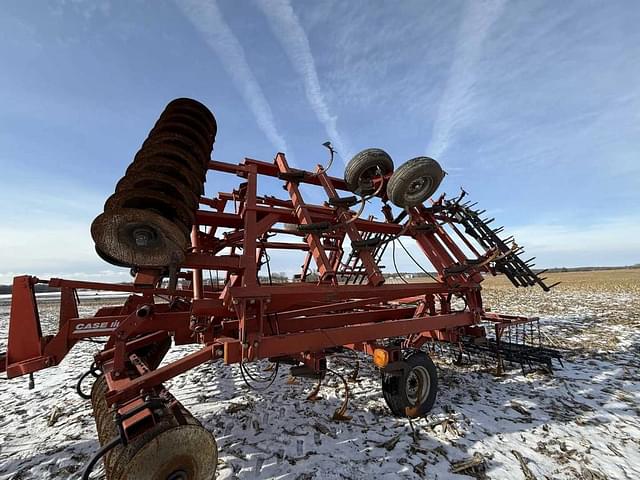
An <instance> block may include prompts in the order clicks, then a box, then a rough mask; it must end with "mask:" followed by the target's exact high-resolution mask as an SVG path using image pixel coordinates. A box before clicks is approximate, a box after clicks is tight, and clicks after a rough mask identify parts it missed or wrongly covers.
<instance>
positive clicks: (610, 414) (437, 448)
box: [0, 277, 640, 480]
mask: <svg viewBox="0 0 640 480" xmlns="http://www.w3.org/2000/svg"><path fill="white" fill-rule="evenodd" d="M485 298H486V300H485V304H486V306H488V307H491V308H492V309H493V310H494V311H503V312H505V313H523V314H538V315H540V316H541V318H542V319H543V321H544V324H545V327H544V331H545V333H546V334H547V335H548V336H549V338H550V340H551V341H554V342H555V343H557V344H558V345H560V346H562V347H564V348H567V349H569V351H568V353H567V356H566V358H565V361H564V368H558V369H557V370H556V373H555V375H554V376H548V375H544V374H538V373H535V374H530V375H527V376H524V375H522V374H521V373H520V372H519V371H517V370H514V371H510V372H509V373H507V374H506V375H504V376H502V377H496V376H494V375H493V374H492V372H491V371H490V370H489V369H486V368H482V367H481V366H471V365H467V366H455V365H453V364H452V362H451V361H450V359H449V358H448V357H446V356H441V357H438V358H436V359H435V360H436V363H437V365H438V368H439V382H440V393H439V396H438V400H437V402H436V407H435V408H434V410H433V411H432V412H431V415H429V416H428V417H427V418H424V419H420V420H417V421H413V423H412V424H410V423H409V421H408V420H405V419H397V418H393V417H391V416H390V414H389V410H388V409H387V407H386V405H385V403H384V400H383V399H382V395H381V392H380V384H379V376H378V374H377V372H376V371H375V368H373V367H372V366H371V364H370V362H369V361H368V360H367V359H366V358H364V357H361V358H360V373H359V376H358V378H357V380H356V381H355V382H350V383H349V385H350V390H351V394H352V397H353V398H352V401H351V402H350V407H349V414H350V415H351V416H352V417H353V418H352V420H351V421H350V422H342V423H337V422H333V421H332V420H331V415H332V413H333V411H334V410H335V409H336V408H337V407H338V406H339V404H340V402H341V400H342V398H343V395H344V389H343V387H342V382H341V381H339V380H338V379H337V378H336V377H332V376H329V377H327V379H326V381H325V383H324V385H323V387H322V390H321V396H322V399H320V400H318V401H317V402H315V403H314V402H309V401H306V396H307V394H308V393H309V392H310V390H311V389H312V386H313V384H312V382H311V381H310V380H299V381H298V383H295V384H293V385H290V384H288V383H287V381H286V380H287V369H286V368H282V369H281V372H280V374H279V376H278V379H277V381H276V382H275V384H274V385H273V386H272V387H271V388H270V389H269V390H268V391H267V392H252V391H249V390H248V389H247V388H246V387H245V386H244V384H243V382H242V379H241V376H240V373H239V370H238V368H237V367H225V366H224V365H222V364H219V363H215V364H209V365H205V366H201V367H200V368H197V369H194V370H192V371H190V372H188V373H186V374H184V375H182V376H180V377H178V378H176V379H174V380H173V381H172V382H171V384H169V385H168V386H169V387H170V390H171V392H172V393H173V394H174V395H175V396H176V397H178V399H180V400H181V401H182V402H183V403H184V405H185V406H186V407H187V408H188V409H189V410H190V411H191V412H192V413H193V414H194V415H195V416H196V417H198V418H199V419H200V420H201V421H202V422H203V424H204V425H205V426H206V427H207V428H208V429H210V431H212V432H213V433H214V435H215V437H216V439H217V442H218V447H219V450H220V459H219V466H218V478H220V479H231V478H286V479H307V478H308V479H310V478H322V479H325V478H364V477H368V476H373V477H375V478H379V479H384V478H389V479H395V478H429V479H436V478H439V479H445V478H454V479H456V478H457V479H465V478H466V479H469V478H473V477H475V478H491V479H527V480H530V479H534V478H535V479H543V478H548V479H585V480H586V479H589V480H592V479H594V480H597V479H605V478H607V479H636V478H640V419H639V417H640V378H639V376H638V366H639V363H640V360H639V355H638V354H639V353H640V347H639V346H640V334H639V333H638V327H639V326H640V325H639V324H640V321H639V320H638V319H637V317H636V314H637V312H638V311H639V309H640V308H639V307H640V286H639V282H637V281H635V280H633V281H622V282H616V281H611V282H610V281H608V280H607V281H601V282H599V281H598V280H597V277H596V280H594V281H592V282H591V283H589V284H582V283H579V282H578V283H576V284H572V283H571V282H569V283H568V284H567V285H565V286H561V287H560V288H558V289H557V290H556V291H554V292H552V293H550V294H544V293H543V292H540V291H534V290H515V289H511V288H507V287H506V286H505V285H504V284H502V283H501V282H495V283H491V284H490V285H489V286H488V288H487V291H486V297H485ZM100 301H101V302H103V303H104V302H106V303H114V300H113V299H107V300H100ZM98 302H99V300H95V299H92V300H83V307H82V314H87V315H88V314H90V313H92V312H93V311H95V309H96V306H97V305H98V304H99V303H98ZM54 309H55V304H49V303H47V304H44V305H43V308H42V310H43V312H42V318H43V321H45V322H46V320H49V321H51V320H52V319H53V318H54V315H55V311H54ZM7 319H8V306H7V305H0V349H2V350H4V348H5V343H6V330H7ZM95 347H96V346H95V345H93V344H90V343H83V344H80V345H77V346H76V348H74V349H73V351H72V352H71V353H70V355H69V356H68V357H67V358H66V359H65V361H64V362H63V364H62V365H61V366H60V367H57V368H54V369H50V370H47V371H43V372H39V373H36V375H35V380H36V383H35V388H34V389H33V390H29V389H28V381H27V379H26V378H18V379H14V380H11V381H7V380H1V381H0V405H2V407H1V408H0V480H9V479H11V480H18V479H30V478H47V479H48V478H53V479H62V478H75V479H77V478H79V470H81V468H82V465H83V463H84V462H85V461H86V460H87V459H88V458H89V456H90V455H91V454H92V452H94V451H95V450H96V449H97V448H98V443H97V441H96V433H95V427H94V423H93V418H92V413H91V408H90V406H89V402H88V401H86V400H82V399H81V398H79V397H78V396H77V395H76V393H75V383H76V379H77V378H78V377H79V376H80V375H81V374H82V373H83V371H84V370H85V369H86V367H87V365H88V363H89V362H90V359H91V352H92V351H93V350H94V349H95ZM188 351H190V347H180V348H176V349H174V350H173V351H172V353H171V354H170V355H171V356H170V358H169V360H170V359H171V358H177V357H179V356H181V355H184V354H185V353H186V352H188ZM353 363H354V362H353V360H347V359H344V358H342V359H336V360H335V361H334V362H333V363H332V365H331V366H332V368H335V369H336V370H338V371H340V372H342V373H344V374H346V375H348V374H350V373H351V372H352V369H353ZM558 367H559V366H558ZM87 388H88V386H87ZM474 455H475V456H474ZM465 460H470V462H469V463H468V464H469V465H474V464H476V465H477V464H480V465H477V466H475V467H473V466H472V467H471V468H469V469H466V470H465V469H464V466H465V464H460V463H458V462H460V461H465ZM453 471H457V472H459V473H453ZM95 478H100V477H99V476H96V477H95Z"/></svg>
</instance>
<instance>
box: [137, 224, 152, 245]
mask: <svg viewBox="0 0 640 480" xmlns="http://www.w3.org/2000/svg"><path fill="white" fill-rule="evenodd" d="M133 239H134V240H135V242H136V245H137V246H138V247H146V246H147V245H149V242H150V241H151V240H152V239H153V233H152V232H151V231H149V230H147V229H146V228H136V229H135V230H134V231H133Z"/></svg>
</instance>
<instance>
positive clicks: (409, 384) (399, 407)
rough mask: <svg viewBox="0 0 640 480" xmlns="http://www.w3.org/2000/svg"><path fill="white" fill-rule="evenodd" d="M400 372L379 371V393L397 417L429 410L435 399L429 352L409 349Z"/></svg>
mask: <svg viewBox="0 0 640 480" xmlns="http://www.w3.org/2000/svg"><path fill="white" fill-rule="evenodd" d="M404 363H405V364H406V368H404V369H403V370H401V371H400V372H393V373H386V372H382V395H383V397H384V399H385V401H386V402H387V405H388V406H389V409H390V410H391V412H392V413H393V414H394V415H395V416H397V417H409V418H416V417H422V416H424V415H426V414H427V413H429V411H431V409H432V408H433V404H434V403H435V401H436V395H437V392H438V374H437V372H436V366H435V365H434V363H433V361H432V360H431V358H429V356H428V355H427V354H426V353H424V352H420V351H415V352H411V353H409V354H408V356H407V357H405V359H404Z"/></svg>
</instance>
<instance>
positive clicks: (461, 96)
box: [427, 0, 506, 158]
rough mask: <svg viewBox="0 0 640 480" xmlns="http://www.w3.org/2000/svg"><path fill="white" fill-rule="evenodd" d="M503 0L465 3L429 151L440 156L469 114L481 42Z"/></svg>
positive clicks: (499, 13) (501, 9)
mask: <svg viewBox="0 0 640 480" xmlns="http://www.w3.org/2000/svg"><path fill="white" fill-rule="evenodd" d="M505 3H506V2H505V0H491V1H475V0H470V1H469V2H468V3H467V8H466V10H465V13H464V17H463V19H462V22H461V24H460V30H459V31H458V40H457V45H456V48H455V52H454V57H453V63H452V64H451V70H450V72H449V78H448V80H447V83H446V85H445V88H444V92H443V94H442V97H441V99H440V102H439V105H438V109H437V112H436V116H435V121H434V124H433V129H432V132H431V140H430V144H429V146H428V148H427V154H428V155H431V156H433V157H435V158H439V157H440V156H441V155H442V153H443V152H444V151H445V150H446V149H447V147H448V146H449V143H450V142H451V139H452V137H453V135H454V131H455V129H456V128H458V127H460V126H461V125H462V124H464V123H465V121H466V118H467V117H468V116H469V110H470V108H471V104H472V97H473V90H474V84H475V82H476V75H475V71H476V65H477V63H478V60H479V59H480V57H481V54H482V46H483V43H484V41H485V39H486V38H487V36H488V34H489V33H490V31H491V26H492V25H493V24H494V22H495V21H496V20H497V19H498V17H500V15H501V13H502V11H503V9H504V6H505Z"/></svg>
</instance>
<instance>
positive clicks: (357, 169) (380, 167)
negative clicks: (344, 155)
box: [344, 148, 393, 195]
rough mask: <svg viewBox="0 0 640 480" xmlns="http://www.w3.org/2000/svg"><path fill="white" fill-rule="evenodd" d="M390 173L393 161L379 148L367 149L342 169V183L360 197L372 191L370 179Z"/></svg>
mask: <svg viewBox="0 0 640 480" xmlns="http://www.w3.org/2000/svg"><path fill="white" fill-rule="evenodd" d="M391 172H393V160H391V157H390V156H389V154H388V153H387V152H385V151H384V150H381V149H379V148H367V149H366V150H362V151H361V152H360V153H357V154H356V155H354V157H353V158H352V159H351V160H350V161H349V163H348V164H347V167H346V168H345V169H344V181H345V182H346V184H347V186H348V187H349V190H351V191H352V192H354V193H358V194H360V195H362V194H365V193H371V192H372V191H373V185H372V183H371V179H372V178H374V177H376V176H378V175H379V174H380V173H381V174H382V175H386V174H388V173H391Z"/></svg>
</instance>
